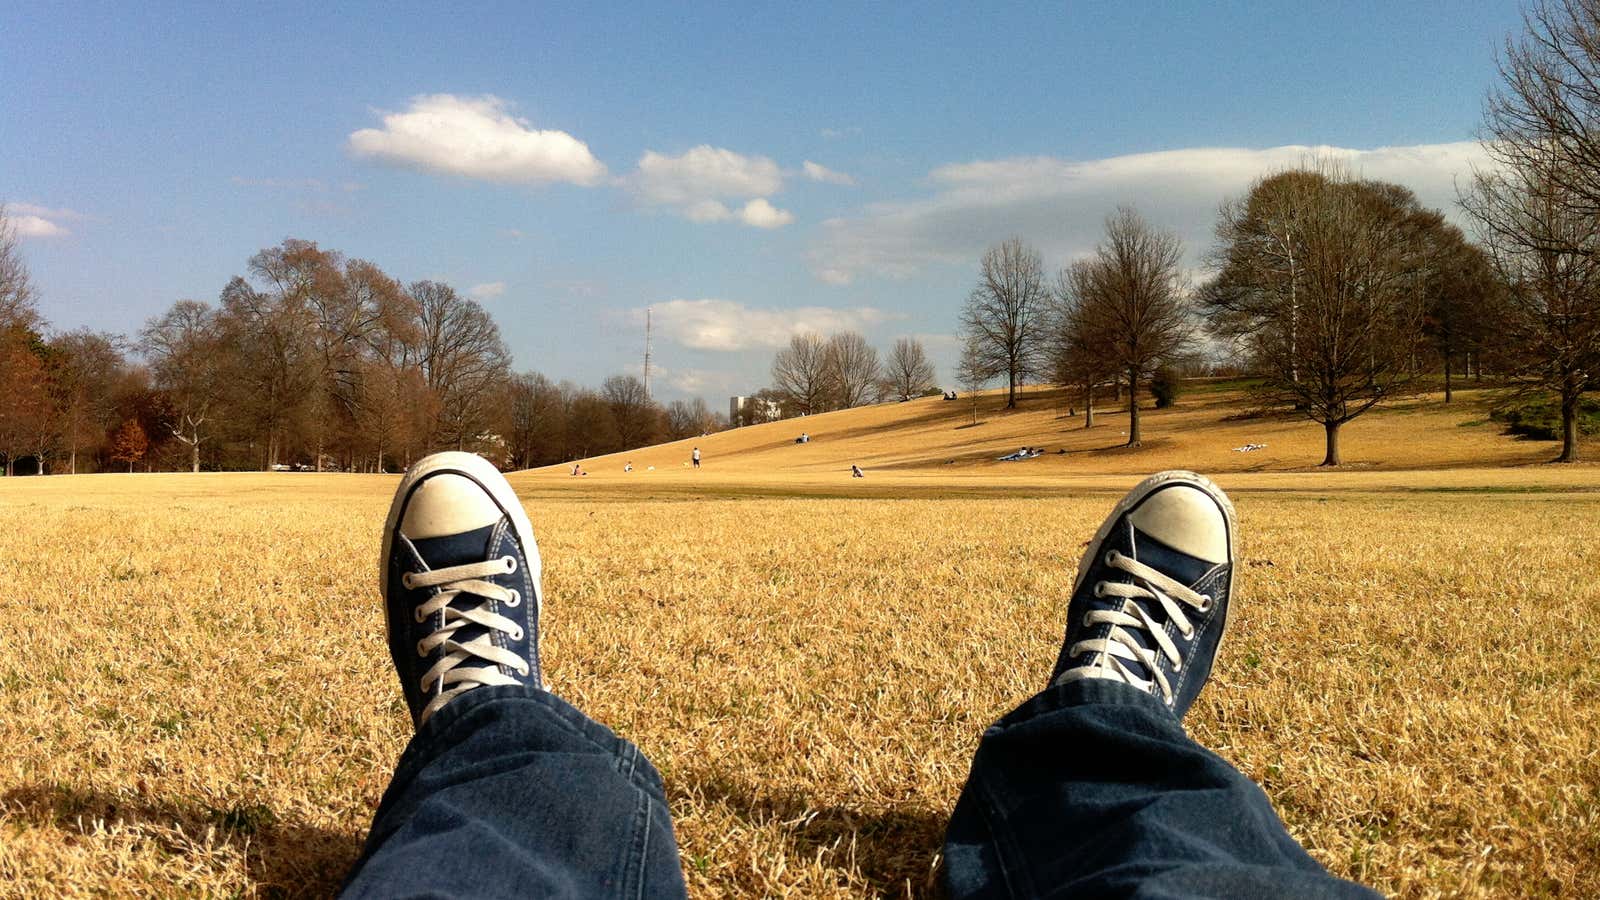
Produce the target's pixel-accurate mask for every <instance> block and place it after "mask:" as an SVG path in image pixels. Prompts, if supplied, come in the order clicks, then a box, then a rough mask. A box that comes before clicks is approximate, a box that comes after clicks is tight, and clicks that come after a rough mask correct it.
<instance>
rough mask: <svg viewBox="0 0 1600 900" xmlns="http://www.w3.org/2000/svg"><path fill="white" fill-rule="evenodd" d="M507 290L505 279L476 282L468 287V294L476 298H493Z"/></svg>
mask: <svg viewBox="0 0 1600 900" xmlns="http://www.w3.org/2000/svg"><path fill="white" fill-rule="evenodd" d="M505 292H506V283H505V282H504V281H487V282H484V283H483V284H475V285H473V286H472V287H470V288H467V296H469V297H472V298H473V299H475V300H489V299H491V298H494V297H498V296H500V295H501V294H504V293H505Z"/></svg>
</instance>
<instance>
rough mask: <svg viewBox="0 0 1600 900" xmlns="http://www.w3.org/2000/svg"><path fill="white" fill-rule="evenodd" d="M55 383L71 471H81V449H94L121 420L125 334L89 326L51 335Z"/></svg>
mask: <svg viewBox="0 0 1600 900" xmlns="http://www.w3.org/2000/svg"><path fill="white" fill-rule="evenodd" d="M48 346H49V349H50V370H51V371H50V386H51V392H52V393H53V394H54V395H55V397H54V401H55V402H54V406H55V409H56V411H57V413H58V415H59V416H60V425H59V431H60V437H61V439H62V441H63V442H64V443H65V445H66V450H67V459H68V471H69V472H72V473H76V472H77V471H78V451H79V450H80V449H85V448H87V449H89V450H91V451H92V450H93V449H94V447H95V445H96V444H98V442H100V441H102V440H103V439H104V438H105V436H106V434H107V433H108V432H109V430H110V429H111V427H112V426H113V425H115V424H116V422H117V421H118V420H117V409H116V388H117V383H118V382H119V381H120V379H121V376H122V369H123V367H124V366H125V365H126V361H125V360H124V359H123V356H122V338H120V337H119V336H117V335H113V334H106V333H98V332H93V331H89V330H87V329H80V330H78V331H69V332H67V333H65V334H58V335H56V336H55V337H53V338H51V339H50V342H49V345H48Z"/></svg>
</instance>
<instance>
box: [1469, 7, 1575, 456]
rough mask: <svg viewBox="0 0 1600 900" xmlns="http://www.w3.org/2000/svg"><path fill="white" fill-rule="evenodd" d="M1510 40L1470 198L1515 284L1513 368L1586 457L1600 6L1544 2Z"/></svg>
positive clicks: (1498, 263) (1499, 266)
mask: <svg viewBox="0 0 1600 900" xmlns="http://www.w3.org/2000/svg"><path fill="white" fill-rule="evenodd" d="M1523 18H1524V32H1523V34H1522V36H1521V37H1520V38H1516V37H1511V38H1508V39H1507V40H1506V46H1505V51H1504V55H1503V57H1502V59H1501V61H1500V79H1501V86H1500V88H1499V90H1497V91H1495V92H1494V93H1493V94H1491V95H1490V97H1489V99H1488V101H1487V103H1486V104H1485V109H1484V128H1483V130H1484V141H1483V148H1484V152H1485V153H1486V154H1487V155H1488V156H1489V158H1490V159H1491V160H1493V161H1494V163H1495V165H1494V166H1493V167H1491V168H1489V169H1488V170H1486V171H1484V172H1480V173H1478V174H1477V177H1476V178H1475V179H1474V181H1473V185H1472V189H1471V191H1470V192H1469V193H1468V195H1467V196H1466V197H1464V198H1463V200H1462V205H1463V206H1464V207H1465V208H1466V210H1467V212H1468V214H1469V215H1471V216H1472V218H1473V220H1474V222H1475V224H1476V225H1477V231H1478V235H1479V238H1480V240H1482V241H1483V243H1484V244H1485V246H1486V247H1487V248H1488V252H1489V254H1490V257H1491V259H1492V260H1493V263H1494V266H1495V268H1496V270H1497V271H1498V272H1499V273H1500V275H1501V276H1502V278H1503V279H1504V281H1505V283H1506V288H1507V299H1506V304H1505V316H1504V318H1503V320H1502V321H1501V323H1500V330H1501V333H1502V335H1503V336H1504V337H1505V338H1506V339H1507V342H1508V345H1509V348H1510V351H1511V352H1510V360H1511V363H1512V365H1511V372H1510V374H1511V375H1512V376H1513V377H1514V378H1516V379H1517V380H1518V381H1520V382H1521V386H1522V388H1523V389H1524V390H1525V391H1548V392H1553V393H1555V394H1556V395H1557V397H1558V398H1559V402H1560V407H1561V434H1562V439H1561V454H1560V456H1559V458H1558V459H1559V461H1561V462H1572V461H1575V460H1577V459H1578V456H1579V449H1578V441H1579V436H1578V409H1579V405H1580V403H1581V402H1582V397H1583V394H1584V393H1585V392H1587V391H1592V390H1595V389H1596V388H1600V272H1597V271H1596V269H1597V265H1600V132H1597V130H1596V128H1595V124H1594V123H1595V122H1596V120H1597V118H1600V2H1597V0H1534V2H1532V3H1531V5H1530V6H1529V7H1528V8H1527V10H1526V12H1525V13H1524V17H1523Z"/></svg>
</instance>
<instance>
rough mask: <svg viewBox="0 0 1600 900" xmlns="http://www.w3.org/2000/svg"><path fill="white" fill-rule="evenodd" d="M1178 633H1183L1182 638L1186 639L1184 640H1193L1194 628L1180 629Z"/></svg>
mask: <svg viewBox="0 0 1600 900" xmlns="http://www.w3.org/2000/svg"><path fill="white" fill-rule="evenodd" d="M1178 633H1179V634H1181V635H1183V639H1184V640H1186V641H1192V640H1194V629H1193V628H1191V629H1189V630H1188V631H1180V632H1178Z"/></svg>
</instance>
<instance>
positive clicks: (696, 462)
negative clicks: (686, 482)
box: [690, 447, 700, 469]
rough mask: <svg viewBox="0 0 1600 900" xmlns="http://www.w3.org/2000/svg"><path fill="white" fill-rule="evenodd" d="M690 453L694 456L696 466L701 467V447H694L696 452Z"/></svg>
mask: <svg viewBox="0 0 1600 900" xmlns="http://www.w3.org/2000/svg"><path fill="white" fill-rule="evenodd" d="M690 455H691V456H692V457H693V458H694V467H695V468H696V469H698V468H700V448H699V447H696V448H694V453H692V454H690Z"/></svg>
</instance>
